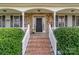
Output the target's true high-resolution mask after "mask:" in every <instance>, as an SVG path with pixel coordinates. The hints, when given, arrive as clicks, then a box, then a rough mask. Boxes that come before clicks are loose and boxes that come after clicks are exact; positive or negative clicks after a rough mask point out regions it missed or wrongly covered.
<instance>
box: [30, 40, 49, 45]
mask: <svg viewBox="0 0 79 59" xmlns="http://www.w3.org/2000/svg"><path fill="white" fill-rule="evenodd" d="M29 43H45V44H46V43H48V44H49V43H50V42H49V41H48V40H45V41H44V40H38V41H37V40H29Z"/></svg>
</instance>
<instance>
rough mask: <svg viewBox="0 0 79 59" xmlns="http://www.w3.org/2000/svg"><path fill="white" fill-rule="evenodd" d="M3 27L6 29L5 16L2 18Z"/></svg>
mask: <svg viewBox="0 0 79 59" xmlns="http://www.w3.org/2000/svg"><path fill="white" fill-rule="evenodd" d="M2 23H3V24H2V26H3V27H5V15H3V16H2Z"/></svg>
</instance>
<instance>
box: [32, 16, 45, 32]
mask: <svg viewBox="0 0 79 59" xmlns="http://www.w3.org/2000/svg"><path fill="white" fill-rule="evenodd" d="M39 17H41V18H42V32H46V17H45V16H42V15H34V16H33V17H32V19H33V20H32V24H33V25H32V29H35V30H36V18H39Z"/></svg>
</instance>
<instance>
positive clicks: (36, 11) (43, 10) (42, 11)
mask: <svg viewBox="0 0 79 59" xmlns="http://www.w3.org/2000/svg"><path fill="white" fill-rule="evenodd" d="M25 13H53V11H50V10H47V9H31V10H28V11H26V12H25Z"/></svg>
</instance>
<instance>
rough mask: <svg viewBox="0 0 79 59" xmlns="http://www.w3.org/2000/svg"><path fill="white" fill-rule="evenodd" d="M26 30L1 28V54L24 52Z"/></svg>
mask: <svg viewBox="0 0 79 59" xmlns="http://www.w3.org/2000/svg"><path fill="white" fill-rule="evenodd" d="M23 36H24V32H23V31H22V30H21V29H19V28H0V54H1V55H20V54H22V39H23Z"/></svg>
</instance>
